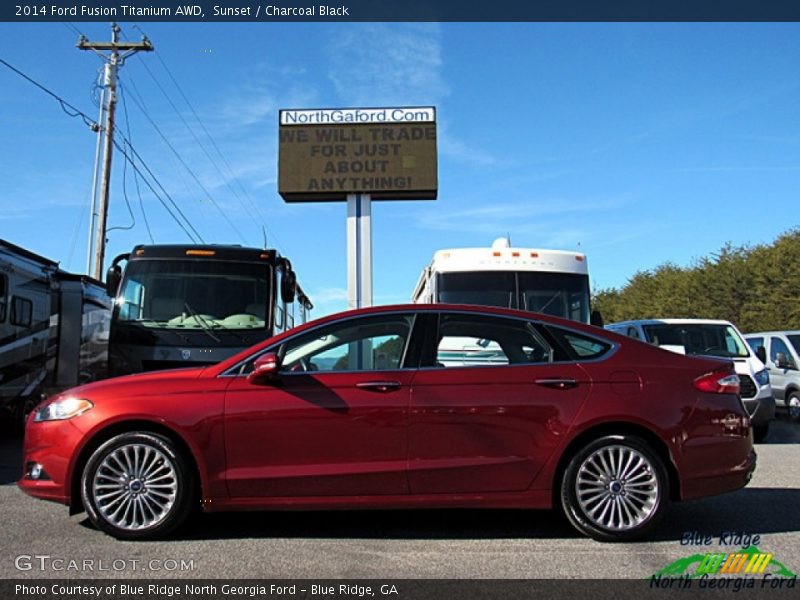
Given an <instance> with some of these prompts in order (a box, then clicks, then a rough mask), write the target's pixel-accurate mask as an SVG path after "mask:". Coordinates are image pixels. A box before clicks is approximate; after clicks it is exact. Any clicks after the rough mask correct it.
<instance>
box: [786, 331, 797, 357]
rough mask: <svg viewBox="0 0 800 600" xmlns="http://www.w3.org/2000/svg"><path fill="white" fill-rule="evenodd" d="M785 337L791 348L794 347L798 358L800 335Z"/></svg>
mask: <svg viewBox="0 0 800 600" xmlns="http://www.w3.org/2000/svg"><path fill="white" fill-rule="evenodd" d="M786 337H787V338H789V341H790V342H791V344H792V346H794V351H795V353H796V354H797V355H798V356H800V335H797V334H794V335H787V336H786Z"/></svg>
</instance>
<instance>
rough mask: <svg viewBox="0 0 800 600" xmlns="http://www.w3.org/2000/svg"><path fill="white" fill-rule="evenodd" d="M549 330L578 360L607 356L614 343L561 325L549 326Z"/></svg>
mask: <svg viewBox="0 0 800 600" xmlns="http://www.w3.org/2000/svg"><path fill="white" fill-rule="evenodd" d="M547 330H548V331H549V332H550V333H551V334H553V336H555V338H556V339H557V340H558V342H559V343H560V344H561V345H562V346H564V347H565V348H567V349H568V350H569V351H570V353H571V354H572V355H573V356H574V358H575V359H577V360H594V359H598V358H602V357H603V356H605V355H606V354H607V353H608V352H609V351H610V350H611V348H612V347H613V345H612V344H611V343H609V342H606V341H605V340H600V339H597V338H595V337H592V336H589V335H586V334H584V333H578V332H577V331H571V330H567V329H561V328H560V327H553V326H548V327H547Z"/></svg>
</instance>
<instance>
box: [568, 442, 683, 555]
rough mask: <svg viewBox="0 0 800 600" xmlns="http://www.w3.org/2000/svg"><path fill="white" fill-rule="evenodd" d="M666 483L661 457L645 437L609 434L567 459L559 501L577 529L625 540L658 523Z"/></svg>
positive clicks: (602, 538)
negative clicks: (643, 438)
mask: <svg viewBox="0 0 800 600" xmlns="http://www.w3.org/2000/svg"><path fill="white" fill-rule="evenodd" d="M668 487H669V481H668V478H667V473H666V469H665V467H664V463H663V461H662V460H661V459H660V458H659V456H658V455H657V454H656V452H654V451H653V450H652V449H651V448H650V447H649V446H648V445H647V443H646V442H645V441H644V440H642V439H641V438H638V437H635V436H628V435H609V436H605V437H602V438H600V439H597V440H594V441H593V442H591V443H589V444H588V445H586V446H584V447H583V448H581V449H580V450H579V451H578V452H577V453H576V454H575V456H573V457H572V459H571V460H570V462H569V464H568V465H567V468H566V470H565V471H564V476H563V478H562V480H561V505H562V507H563V509H564V513H565V514H566V516H567V518H568V519H569V521H570V523H571V524H572V525H573V526H574V527H575V528H576V529H577V530H578V531H580V532H581V533H583V534H585V535H588V536H589V537H591V538H594V539H596V540H600V541H608V542H619V541H628V540H633V539H636V538H638V537H640V536H642V535H644V534H645V533H647V532H648V531H650V530H651V529H652V528H653V527H655V525H656V524H657V523H658V521H659V519H660V518H661V517H662V516H663V514H664V511H665V509H666V505H667V502H668V498H669V489H668Z"/></svg>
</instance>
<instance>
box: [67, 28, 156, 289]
mask: <svg viewBox="0 0 800 600" xmlns="http://www.w3.org/2000/svg"><path fill="white" fill-rule="evenodd" d="M119 33H120V28H119V26H118V25H117V24H116V23H112V24H111V41H110V42H90V41H89V40H88V39H86V36H83V35H82V36H81V37H80V39H79V40H78V44H77V47H78V48H79V49H80V50H92V51H94V52H95V54H97V55H98V56H99V57H100V58H102V59H103V60H104V61H105V71H104V76H103V88H104V89H103V97H102V98H103V99H102V100H101V106H100V114H101V116H102V114H103V112H104V111H103V101H105V124H104V125H103V127H102V128H101V130H100V132H99V133H98V136H100V135H103V136H104V138H103V171H102V175H101V179H100V202H99V203H98V204H95V197H94V193H93V194H92V218H91V221H92V222H94V219H95V217H96V218H97V228H96V229H97V230H96V232H95V233H94V236H95V248H94V272H93V273H92V271H91V264H90V263H91V253H92V242H91V235H92V234H91V233H90V235H89V237H90V239H89V257H88V260H87V268H86V274H87V275H92V276H93V277H94V278H95V279H99V280H100V279H102V278H103V259H104V258H105V253H106V221H107V220H108V196H109V191H110V189H111V157H112V151H113V149H114V110H115V108H116V106H117V69H118V68H119V67H121V66H122V65H123V64H124V63H125V59H126V58H128V57H129V56H131V55H133V54H135V53H137V52H139V51H140V50H141V51H143V52H150V51H152V50H153V49H154V48H153V45H152V44H151V43H150V40H148V39H147V37H146V36H142V41H141V42H120V41H119ZM106 51H108V52H110V53H109V54H106V53H105V52H106ZM120 52H122V54H120ZM98 143H99V138H98ZM96 168H97V163H96V162H95V169H96ZM96 181H97V178H96V177H95V182H96Z"/></svg>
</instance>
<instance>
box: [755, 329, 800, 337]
mask: <svg viewBox="0 0 800 600" xmlns="http://www.w3.org/2000/svg"><path fill="white" fill-rule="evenodd" d="M742 335H744V337H753V336H756V335H800V329H784V330H780V331H754V332H753V333H743V334H742Z"/></svg>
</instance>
